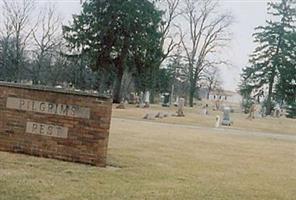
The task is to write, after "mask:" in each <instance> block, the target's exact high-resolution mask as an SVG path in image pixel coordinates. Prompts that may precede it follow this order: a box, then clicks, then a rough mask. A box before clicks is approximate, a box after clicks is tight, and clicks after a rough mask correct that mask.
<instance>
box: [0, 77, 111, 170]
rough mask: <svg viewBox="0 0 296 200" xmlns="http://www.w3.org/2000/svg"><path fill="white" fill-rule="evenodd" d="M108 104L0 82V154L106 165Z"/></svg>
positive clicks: (84, 96) (82, 95)
mask: <svg viewBox="0 0 296 200" xmlns="http://www.w3.org/2000/svg"><path fill="white" fill-rule="evenodd" d="M111 111H112V101H111V99H109V98H107V97H102V96H97V95H91V94H87V93H81V92H73V91H65V90H61V89H49V88H45V87H33V86H23V85H18V84H11V83H1V82H0V151H8V152H15V153H24V154H29V155H35V156H40V157H46V158H55V159H60V160H65V161H72V162H80V163H86V164H91V165H96V166H100V167H104V166H106V156H107V147H108V137H109V128H110V120H111Z"/></svg>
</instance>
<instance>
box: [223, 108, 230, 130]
mask: <svg viewBox="0 0 296 200" xmlns="http://www.w3.org/2000/svg"><path fill="white" fill-rule="evenodd" d="M231 124H232V121H231V119H230V108H229V107H224V110H223V119H222V125H224V126H230V125H231Z"/></svg>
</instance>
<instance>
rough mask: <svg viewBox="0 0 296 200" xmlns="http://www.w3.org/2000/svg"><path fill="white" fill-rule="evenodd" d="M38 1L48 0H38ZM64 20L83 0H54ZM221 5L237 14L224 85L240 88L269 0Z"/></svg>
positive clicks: (224, 0) (233, 0) (225, 1)
mask: <svg viewBox="0 0 296 200" xmlns="http://www.w3.org/2000/svg"><path fill="white" fill-rule="evenodd" d="M181 1H182V0H181ZM37 2H38V3H39V4H41V5H42V4H45V3H48V2H49V1H48V0H37ZM50 2H52V3H53V4H54V5H55V7H56V8H57V11H58V13H59V14H60V15H61V16H62V18H63V22H64V23H68V22H69V21H70V20H71V17H72V14H73V13H79V12H80V9H81V5H80V0H59V1H58V0H51V1H50ZM220 5H221V7H222V9H225V10H226V11H229V12H231V13H232V14H233V16H234V18H235V23H234V24H233V26H232V32H233V40H232V42H231V44H230V45H229V48H227V49H225V51H224V52H223V55H222V56H223V57H225V58H226V59H228V60H230V62H231V63H232V66H229V67H223V68H221V71H222V77H223V82H224V88H225V89H228V90H235V89H237V84H238V82H239V80H240V76H239V74H240V73H241V69H242V68H243V67H244V66H246V65H247V64H248V56H249V54H250V53H251V52H252V51H253V49H254V48H255V45H254V43H253V38H252V34H253V33H254V28H255V27H256V26H258V25H264V23H265V20H266V19H267V14H266V11H267V0H220Z"/></svg>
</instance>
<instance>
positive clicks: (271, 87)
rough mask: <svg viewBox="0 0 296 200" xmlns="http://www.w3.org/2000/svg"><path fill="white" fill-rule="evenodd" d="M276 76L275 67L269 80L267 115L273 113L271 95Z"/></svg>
mask: <svg viewBox="0 0 296 200" xmlns="http://www.w3.org/2000/svg"><path fill="white" fill-rule="evenodd" d="M274 78H275V69H273V71H272V74H271V77H270V81H269V87H268V96H267V102H266V115H271V110H272V105H271V104H272V102H271V97H272V90H273V84H274Z"/></svg>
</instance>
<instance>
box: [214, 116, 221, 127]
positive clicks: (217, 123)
mask: <svg viewBox="0 0 296 200" xmlns="http://www.w3.org/2000/svg"><path fill="white" fill-rule="evenodd" d="M219 126H220V116H219V115H217V116H216V123H215V127H216V128H219Z"/></svg>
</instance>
